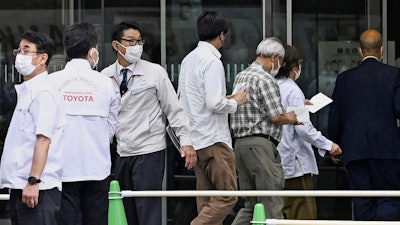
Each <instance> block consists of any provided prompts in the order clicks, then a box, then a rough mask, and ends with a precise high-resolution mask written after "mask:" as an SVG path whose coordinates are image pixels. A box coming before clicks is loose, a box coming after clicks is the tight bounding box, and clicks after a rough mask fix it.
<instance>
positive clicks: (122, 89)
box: [119, 68, 128, 96]
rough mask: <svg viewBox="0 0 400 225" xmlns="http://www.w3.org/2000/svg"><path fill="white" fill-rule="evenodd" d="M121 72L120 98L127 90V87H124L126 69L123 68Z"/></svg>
mask: <svg viewBox="0 0 400 225" xmlns="http://www.w3.org/2000/svg"><path fill="white" fill-rule="evenodd" d="M121 71H122V81H121V85H120V86H119V91H120V93H121V96H122V95H123V94H125V92H126V91H127V90H128V86H127V85H126V83H127V77H126V74H127V73H128V69H126V68H124V69H122V70H121Z"/></svg>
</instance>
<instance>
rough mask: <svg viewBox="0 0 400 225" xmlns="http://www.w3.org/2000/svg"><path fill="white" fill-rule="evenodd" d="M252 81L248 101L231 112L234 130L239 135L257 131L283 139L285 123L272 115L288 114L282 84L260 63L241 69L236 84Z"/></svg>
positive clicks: (236, 136) (252, 133)
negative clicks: (284, 104)
mask: <svg viewBox="0 0 400 225" xmlns="http://www.w3.org/2000/svg"><path fill="white" fill-rule="evenodd" d="M244 82H246V83H247V84H248V87H247V102H246V103H245V104H244V105H241V106H239V107H238V108H237V111H236V112H235V113H233V114H231V129H232V133H233V136H234V137H235V138H240V137H244V136H249V135H254V134H264V135H269V136H271V137H273V138H274V139H275V140H277V141H279V140H280V139H281V136H282V126H281V125H276V124H274V123H272V122H271V120H270V118H272V117H274V116H277V115H280V114H282V113H284V110H283V107H282V105H281V96H280V93H279V87H278V85H277V83H276V81H275V78H273V77H272V76H271V75H270V74H269V73H268V71H267V70H266V69H265V67H264V66H262V65H261V64H260V63H258V62H253V63H252V64H251V65H250V66H249V67H247V68H246V69H245V70H243V71H242V72H240V73H239V74H238V75H237V76H236V78H235V82H234V84H233V86H234V87H235V85H236V84H240V83H244Z"/></svg>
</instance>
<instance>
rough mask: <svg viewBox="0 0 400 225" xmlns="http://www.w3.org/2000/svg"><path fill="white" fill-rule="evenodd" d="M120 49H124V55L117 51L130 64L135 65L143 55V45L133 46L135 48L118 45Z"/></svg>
mask: <svg viewBox="0 0 400 225" xmlns="http://www.w3.org/2000/svg"><path fill="white" fill-rule="evenodd" d="M119 44H120V45H121V46H122V47H124V48H125V55H124V54H122V53H121V51H118V53H119V54H121V55H122V57H124V59H125V60H126V61H128V62H130V63H135V62H137V61H139V59H140V57H141V56H142V53H143V45H135V46H128V47H125V46H124V45H123V44H121V43H119Z"/></svg>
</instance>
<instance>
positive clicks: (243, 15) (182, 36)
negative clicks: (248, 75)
mask: <svg viewBox="0 0 400 225" xmlns="http://www.w3.org/2000/svg"><path fill="white" fill-rule="evenodd" d="M212 9H218V10H219V11H221V12H222V13H223V14H224V15H225V16H226V17H227V19H228V20H229V22H230V27H229V31H228V33H227V36H226V39H225V43H224V45H223V47H222V48H221V49H220V51H221V53H222V58H221V60H222V62H223V63H224V65H225V72H226V75H227V76H226V81H227V85H226V87H227V91H228V93H230V92H231V90H232V85H233V80H234V76H235V75H236V74H237V73H238V72H240V71H241V70H243V69H244V68H246V67H247V66H248V64H249V63H251V62H252V61H253V60H254V59H255V51H256V48H257V44H258V43H259V42H260V41H261V40H262V38H263V37H262V32H263V28H262V24H263V23H262V20H261V18H262V6H261V1H258V0H257V1H256V0H251V1H206V0H203V1H202V0H168V1H167V12H168V13H167V25H166V26H167V31H166V33H167V34H166V36H167V60H166V62H167V70H168V72H169V74H170V76H171V80H172V82H173V84H174V86H175V87H177V80H178V71H179V65H180V63H181V61H182V59H183V58H184V57H185V56H186V54H188V53H189V52H190V51H191V50H193V49H194V48H195V47H196V46H197V43H198V41H199V39H198V37H197V28H196V22H197V17H198V16H199V15H200V13H201V12H202V11H203V10H212Z"/></svg>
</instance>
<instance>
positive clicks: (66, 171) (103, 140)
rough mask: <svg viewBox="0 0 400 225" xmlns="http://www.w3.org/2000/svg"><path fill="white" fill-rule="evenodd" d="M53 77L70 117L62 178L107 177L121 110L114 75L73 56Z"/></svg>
mask: <svg viewBox="0 0 400 225" xmlns="http://www.w3.org/2000/svg"><path fill="white" fill-rule="evenodd" d="M50 80H51V81H52V82H53V83H54V85H55V87H56V88H57V89H58V90H59V91H60V93H61V96H62V100H63V102H64V107H65V111H66V114H67V120H68V125H67V126H66V127H65V135H64V148H65V151H64V154H63V159H64V165H63V177H62V181H63V182H77V181H86V180H103V179H105V178H106V177H107V176H109V175H110V173H111V157H110V137H112V136H113V135H114V133H115V127H116V125H117V115H118V110H119V106H118V100H117V97H116V95H115V92H114V89H113V86H112V82H111V79H110V78H108V77H107V76H104V74H101V73H99V72H98V71H95V70H92V68H91V67H90V64H89V61H88V60H86V59H72V60H71V61H69V62H68V63H67V64H66V65H65V69H63V70H61V71H57V72H55V73H52V74H50Z"/></svg>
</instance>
